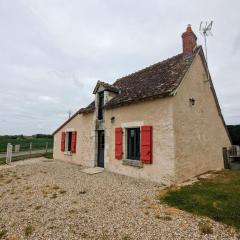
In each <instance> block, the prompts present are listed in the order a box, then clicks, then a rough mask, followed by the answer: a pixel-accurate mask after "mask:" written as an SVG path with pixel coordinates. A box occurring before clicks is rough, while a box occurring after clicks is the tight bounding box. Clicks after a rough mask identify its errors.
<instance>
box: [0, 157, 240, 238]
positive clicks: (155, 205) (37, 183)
mask: <svg viewBox="0 0 240 240" xmlns="http://www.w3.org/2000/svg"><path fill="white" fill-rule="evenodd" d="M80 169H81V167H80V166H76V165H73V164H68V163H64V162H60V161H59V162H57V161H49V160H46V159H44V158H38V159H34V160H28V161H24V162H19V163H17V164H15V166H14V167H1V168H0V239H1V237H2V239H9V240H10V239H11V240H17V239H44V240H47V239H54V240H57V239H67V240H70V239H99V240H107V239H116V240H117V239H121V240H131V239H144V240H145V239H146V240H147V239H164V240H167V239H171V240H172V239H191V240H192V239H238V236H237V233H236V232H235V230H234V229H233V228H230V227H227V226H225V225H223V224H220V223H217V222H214V221H212V220H207V219H206V218H203V217H197V216H193V215H191V214H188V213H185V212H183V211H179V210H177V209H175V208H170V207H168V206H166V205H163V204H161V203H159V201H158V200H157V198H156V195H157V193H158V191H159V189H160V186H158V185H156V184H154V183H150V182H146V181H142V180H137V179H134V178H129V177H125V176H120V175H116V174H112V173H108V172H103V173H100V174H96V175H87V174H85V173H82V172H80ZM203 221H204V222H206V221H207V222H209V223H208V224H210V225H211V226H212V228H213V234H202V233H201V232H200V230H199V223H200V222H203Z"/></svg>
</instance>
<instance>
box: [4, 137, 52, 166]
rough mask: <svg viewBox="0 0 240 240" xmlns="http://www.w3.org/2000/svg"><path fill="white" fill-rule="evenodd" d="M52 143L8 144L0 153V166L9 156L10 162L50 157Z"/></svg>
mask: <svg viewBox="0 0 240 240" xmlns="http://www.w3.org/2000/svg"><path fill="white" fill-rule="evenodd" d="M52 151H53V144H52V141H47V142H28V143H17V142H15V144H11V143H8V144H7V146H6V150H5V152H0V164H3V163H7V162H8V161H9V156H10V158H11V160H10V162H11V161H17V160H22V159H27V158H33V157H40V156H47V157H50V158H51V156H52Z"/></svg>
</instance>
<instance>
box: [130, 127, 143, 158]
mask: <svg viewBox="0 0 240 240" xmlns="http://www.w3.org/2000/svg"><path fill="white" fill-rule="evenodd" d="M127 158H128V159H132V160H139V159H140V128H128V129H127Z"/></svg>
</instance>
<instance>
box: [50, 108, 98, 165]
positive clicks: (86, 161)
mask: <svg viewBox="0 0 240 240" xmlns="http://www.w3.org/2000/svg"><path fill="white" fill-rule="evenodd" d="M93 116H94V114H93V113H89V114H84V115H83V114H78V115H77V116H76V117H74V118H73V119H72V120H71V121H70V122H69V123H67V124H66V125H65V126H64V127H63V128H62V129H61V130H59V131H58V132H57V133H56V134H55V135H54V149H53V157H54V159H59V160H64V161H68V162H71V163H76V164H80V165H83V166H89V167H93V166H94V165H95V133H96V132H95V125H94V124H95V121H94V117H93ZM69 128H71V129H72V130H74V131H77V145H76V149H77V152H76V153H74V154H72V155H66V154H64V153H63V152H61V134H62V132H63V131H66V130H67V129H69Z"/></svg>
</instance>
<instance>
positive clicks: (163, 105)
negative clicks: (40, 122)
mask: <svg viewBox="0 0 240 240" xmlns="http://www.w3.org/2000/svg"><path fill="white" fill-rule="evenodd" d="M182 43H183V50H182V52H181V53H180V54H178V55H176V56H173V57H171V58H168V59H166V60H164V61H161V62H159V63H156V64H154V65H151V66H149V67H147V68H145V69H142V70H140V71H137V72H135V73H132V74H130V75H127V76H125V77H123V78H120V79H118V80H116V81H115V82H114V83H113V84H109V83H105V82H101V81H98V82H97V84H96V87H95V89H94V91H93V94H95V101H93V102H92V103H91V104H90V105H88V106H87V107H86V108H82V109H80V110H79V111H77V112H76V113H75V114H74V115H73V116H72V117H71V118H70V119H68V120H67V121H66V122H65V123H63V124H62V125H61V126H60V127H59V128H58V129H57V130H56V131H55V132H54V158H55V159H59V160H65V161H68V162H71V163H76V164H80V165H82V166H86V167H94V166H99V167H102V168H105V169H106V170H107V171H111V172H114V173H118V174H124V175H127V176H131V177H136V178H143V179H147V180H151V181H155V182H159V183H165V184H171V183H176V182H182V181H185V180H187V179H189V178H190V177H193V176H196V175H199V174H201V173H204V172H207V171H209V170H216V169H221V168H223V154H222V149H223V147H229V146H230V145H231V142H230V138H229V135H228V131H227V129H226V126H225V122H224V119H223V116H222V113H221V109H220V106H219V103H218V100H217V96H216V93H215V90H214V86H213V83H212V80H211V76H210V74H209V72H208V67H207V64H206V60H205V57H204V53H203V49H202V47H201V46H197V37H196V35H195V34H194V32H193V31H192V29H191V26H190V25H188V27H187V30H186V31H185V32H184V33H183V34H182Z"/></svg>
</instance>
